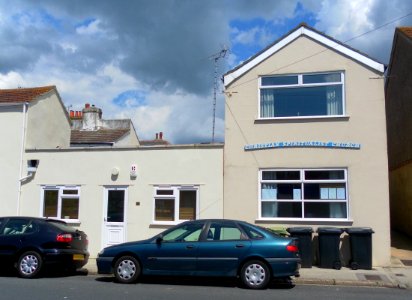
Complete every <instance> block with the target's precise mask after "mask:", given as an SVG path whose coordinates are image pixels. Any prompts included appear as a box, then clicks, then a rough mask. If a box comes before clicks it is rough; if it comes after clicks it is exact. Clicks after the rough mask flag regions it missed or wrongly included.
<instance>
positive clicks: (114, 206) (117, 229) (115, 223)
mask: <svg viewBox="0 0 412 300" xmlns="http://www.w3.org/2000/svg"><path fill="white" fill-rule="evenodd" d="M126 207H127V188H125V187H110V188H105V191H104V215H103V239H102V241H103V247H107V246H110V245H116V244H120V243H123V242H125V241H126V224H127V223H126Z"/></svg>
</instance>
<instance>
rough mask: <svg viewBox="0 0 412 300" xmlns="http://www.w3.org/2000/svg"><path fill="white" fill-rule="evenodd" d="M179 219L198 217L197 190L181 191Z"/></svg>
mask: <svg viewBox="0 0 412 300" xmlns="http://www.w3.org/2000/svg"><path fill="white" fill-rule="evenodd" d="M179 219H180V220H195V219H196V191H180V204H179Z"/></svg>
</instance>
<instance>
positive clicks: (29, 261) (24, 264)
mask: <svg viewBox="0 0 412 300" xmlns="http://www.w3.org/2000/svg"><path fill="white" fill-rule="evenodd" d="M42 266H43V260H42V258H41V256H40V254H39V253H37V252H35V251H28V252H25V253H23V254H22V255H21V256H20V258H19V260H18V261H17V273H18V274H19V276H20V277H22V278H34V277H36V276H37V275H38V274H39V273H40V270H41V268H42Z"/></svg>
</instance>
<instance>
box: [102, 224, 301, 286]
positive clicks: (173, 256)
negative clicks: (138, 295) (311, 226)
mask: <svg viewBox="0 0 412 300" xmlns="http://www.w3.org/2000/svg"><path fill="white" fill-rule="evenodd" d="M97 268H98V272H99V274H112V273H113V274H114V276H115V277H116V279H117V281H118V282H121V283H132V282H135V281H137V279H138V278H139V277H140V276H141V275H166V276H169V275H184V276H231V277H236V276H239V277H240V278H241V280H242V282H243V284H244V285H245V286H246V287H248V288H252V289H262V288H265V287H266V286H267V284H268V283H269V282H270V280H271V279H272V278H283V277H289V276H299V268H300V258H299V253H298V246H297V241H296V240H295V239H293V238H288V237H282V236H279V235H277V234H275V233H273V232H271V231H269V230H267V229H264V228H262V227H259V226H255V225H252V224H249V223H246V222H242V221H233V220H196V221H187V222H184V223H181V224H179V225H177V226H175V227H172V228H170V229H168V230H166V231H164V232H163V233H161V234H159V235H156V236H154V237H153V238H151V239H148V240H144V241H137V242H129V243H123V244H119V245H115V246H111V247H107V248H104V249H103V250H102V251H101V252H100V253H99V256H98V258H97Z"/></svg>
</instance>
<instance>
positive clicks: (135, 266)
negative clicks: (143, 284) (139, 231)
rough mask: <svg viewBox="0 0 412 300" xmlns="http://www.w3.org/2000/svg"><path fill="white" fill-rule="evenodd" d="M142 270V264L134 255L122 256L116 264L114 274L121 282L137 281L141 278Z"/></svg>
mask: <svg viewBox="0 0 412 300" xmlns="http://www.w3.org/2000/svg"><path fill="white" fill-rule="evenodd" d="M140 272H141V268H140V264H139V262H138V261H137V259H136V258H134V257H132V256H122V257H120V258H119V259H118V260H117V261H116V264H115V265H114V276H115V277H116V279H117V281H118V282H120V283H132V282H135V281H136V280H137V278H139V276H140Z"/></svg>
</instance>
